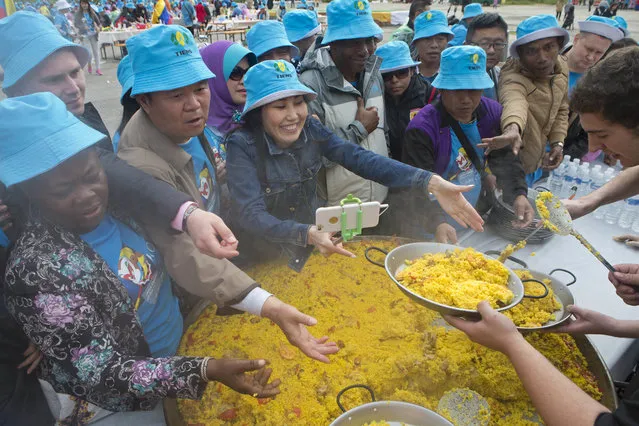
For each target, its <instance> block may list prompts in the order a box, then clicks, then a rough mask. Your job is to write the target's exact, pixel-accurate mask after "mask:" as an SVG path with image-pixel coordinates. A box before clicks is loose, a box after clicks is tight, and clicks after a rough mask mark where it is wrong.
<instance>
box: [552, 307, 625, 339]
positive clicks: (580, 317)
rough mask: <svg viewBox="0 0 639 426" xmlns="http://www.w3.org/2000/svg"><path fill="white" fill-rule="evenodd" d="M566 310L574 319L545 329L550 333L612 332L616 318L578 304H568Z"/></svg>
mask: <svg viewBox="0 0 639 426" xmlns="http://www.w3.org/2000/svg"><path fill="white" fill-rule="evenodd" d="M567 309H568V311H569V312H570V313H571V314H573V315H574V316H575V319H574V320H572V321H570V322H568V323H566V324H563V325H560V326H559V327H553V328H551V329H548V330H546V331H548V332H552V333H573V334H608V335H610V334H612V333H613V330H614V327H615V324H616V321H617V320H616V319H614V318H613V317H609V316H608V315H604V314H602V313H600V312H597V311H591V310H590V309H585V308H580V307H579V306H574V305H570V306H568V307H567Z"/></svg>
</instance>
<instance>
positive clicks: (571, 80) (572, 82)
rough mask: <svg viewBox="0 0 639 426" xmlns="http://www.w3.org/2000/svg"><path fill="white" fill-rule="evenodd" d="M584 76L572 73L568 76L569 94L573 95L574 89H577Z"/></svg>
mask: <svg viewBox="0 0 639 426" xmlns="http://www.w3.org/2000/svg"><path fill="white" fill-rule="evenodd" d="M582 76H583V74H582V73H578V72H572V71H570V73H569V74H568V94H570V93H572V89H573V88H574V87H575V85H576V84H577V82H578V81H579V79H580V78H581V77H582Z"/></svg>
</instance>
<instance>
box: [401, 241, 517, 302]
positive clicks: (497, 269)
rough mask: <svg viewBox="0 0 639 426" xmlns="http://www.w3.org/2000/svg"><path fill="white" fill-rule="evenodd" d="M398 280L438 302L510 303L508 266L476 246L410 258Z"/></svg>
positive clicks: (415, 291)
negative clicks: (483, 252)
mask: <svg viewBox="0 0 639 426" xmlns="http://www.w3.org/2000/svg"><path fill="white" fill-rule="evenodd" d="M406 263H407V265H408V266H407V267H406V268H405V269H404V270H403V271H401V272H399V273H398V274H397V276H396V278H397V280H398V281H399V282H401V283H402V284H403V285H404V286H405V287H407V288H409V289H410V290H411V291H412V292H414V293H416V294H418V295H420V296H422V297H424V298H426V299H429V300H432V301H435V302H438V303H441V304H444V305H448V306H455V307H458V308H463V309H477V304H478V303H479V302H481V301H482V300H487V301H488V302H490V304H491V305H492V306H493V307H494V308H496V307H500V306H506V305H508V304H509V303H510V302H511V300H513V297H514V295H513V292H512V291H510V289H509V288H508V276H509V275H508V270H507V269H506V268H505V267H504V265H502V264H501V263H500V262H499V261H497V260H494V259H487V258H486V257H484V255H482V254H481V253H479V252H477V251H475V250H474V249H472V248H467V249H464V250H454V251H451V252H446V253H434V254H430V253H429V254H425V255H424V256H422V257H420V258H419V259H415V260H412V261H407V262H406Z"/></svg>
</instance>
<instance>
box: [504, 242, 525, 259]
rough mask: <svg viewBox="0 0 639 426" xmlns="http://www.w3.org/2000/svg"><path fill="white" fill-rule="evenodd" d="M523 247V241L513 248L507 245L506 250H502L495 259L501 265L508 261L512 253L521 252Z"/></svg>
mask: <svg viewBox="0 0 639 426" xmlns="http://www.w3.org/2000/svg"><path fill="white" fill-rule="evenodd" d="M524 247H526V241H525V240H521V241H519V242H518V243H517V244H515V245H514V246H513V245H512V244H508V245H507V246H506V248H505V249H503V250H502V251H501V253H499V257H498V258H497V260H498V261H500V262H501V263H504V262H505V261H506V259H508V257H509V256H511V255H512V254H513V253H514V252H516V251H517V250H521V249H523V248H524Z"/></svg>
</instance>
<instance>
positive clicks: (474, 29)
mask: <svg viewBox="0 0 639 426" xmlns="http://www.w3.org/2000/svg"><path fill="white" fill-rule="evenodd" d="M466 44H470V45H472V46H479V47H481V48H482V49H484V51H485V52H486V72H487V73H488V76H489V77H490V79H491V80H492V81H493V83H495V86H494V87H491V88H488V89H485V90H484V96H485V97H487V98H490V99H493V100H495V101H499V92H498V87H497V85H498V84H499V74H500V72H501V68H499V66H498V64H499V62H501V61H502V59H503V57H504V49H506V46H508V24H506V21H504V18H502V17H501V16H500V15H499V14H497V13H483V14H481V15H478V16H476V17H475V19H473V20H472V21H471V23H470V24H469V25H468V33H467V34H466Z"/></svg>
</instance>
